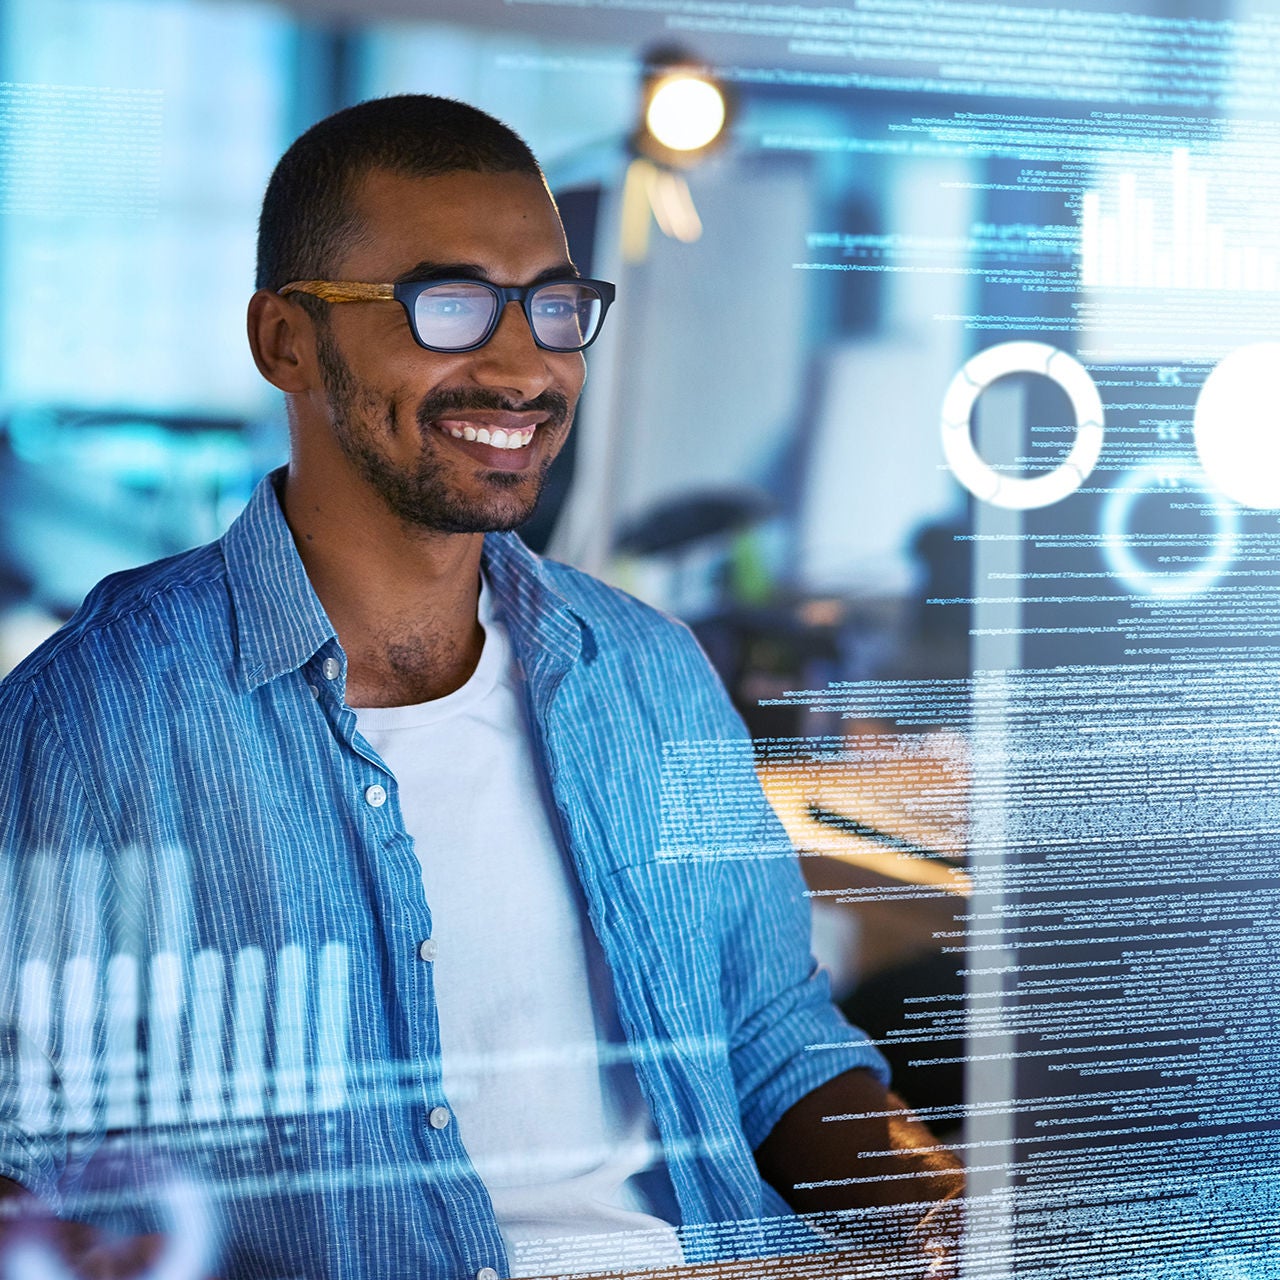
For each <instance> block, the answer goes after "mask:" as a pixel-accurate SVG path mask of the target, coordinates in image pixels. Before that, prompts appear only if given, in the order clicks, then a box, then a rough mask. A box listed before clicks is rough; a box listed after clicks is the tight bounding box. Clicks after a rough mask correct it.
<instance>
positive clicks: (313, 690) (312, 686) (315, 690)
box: [307, 684, 320, 698]
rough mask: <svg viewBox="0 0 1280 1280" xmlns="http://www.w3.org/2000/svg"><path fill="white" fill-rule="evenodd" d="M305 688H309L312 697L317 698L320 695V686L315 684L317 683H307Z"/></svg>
mask: <svg viewBox="0 0 1280 1280" xmlns="http://www.w3.org/2000/svg"><path fill="white" fill-rule="evenodd" d="M307 688H308V689H310V690H311V696H312V697H313V698H318V697H319V696H320V686H319V685H317V684H309V685H307Z"/></svg>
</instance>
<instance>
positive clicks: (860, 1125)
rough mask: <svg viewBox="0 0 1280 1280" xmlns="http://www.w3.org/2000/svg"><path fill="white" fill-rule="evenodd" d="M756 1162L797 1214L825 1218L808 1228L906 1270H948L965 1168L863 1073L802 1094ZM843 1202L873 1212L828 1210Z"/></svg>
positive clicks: (941, 1273)
mask: <svg viewBox="0 0 1280 1280" xmlns="http://www.w3.org/2000/svg"><path fill="white" fill-rule="evenodd" d="M756 1164H757V1166H758V1167H759V1169H760V1175H761V1177H763V1178H764V1180H765V1181H766V1182H768V1183H769V1184H770V1185H771V1186H772V1187H773V1188H774V1189H775V1190H776V1191H777V1192H778V1194H779V1195H781V1196H782V1198H783V1199H784V1200H785V1201H786V1202H787V1203H788V1204H789V1205H790V1206H791V1207H792V1208H793V1209H794V1210H795V1211H796V1212H797V1213H803V1214H818V1215H822V1217H821V1219H820V1220H818V1221H815V1223H814V1225H815V1227H817V1229H819V1230H821V1231H822V1232H823V1234H825V1235H829V1236H830V1237H831V1238H833V1239H835V1240H838V1241H841V1242H844V1241H848V1242H849V1243H850V1244H852V1245H854V1246H855V1247H856V1248H858V1249H859V1250H862V1249H868V1248H869V1249H877V1248H879V1249H882V1250H883V1252H884V1255H885V1258H886V1261H888V1260H890V1259H893V1260H894V1262H895V1263H897V1262H901V1264H902V1265H904V1266H906V1267H908V1268H910V1267H911V1266H912V1265H913V1264H914V1263H915V1262H916V1261H919V1262H920V1264H921V1266H922V1268H924V1270H922V1272H921V1274H923V1275H928V1276H930V1277H939V1278H945V1277H948V1276H950V1275H953V1274H955V1271H956V1266H957V1262H956V1259H957V1256H958V1252H959V1238H960V1226H961V1222H960V1216H961V1202H960V1196H961V1195H962V1194H963V1192H964V1171H963V1166H962V1165H961V1163H960V1161H959V1160H958V1159H957V1158H956V1156H955V1154H954V1153H953V1152H951V1151H949V1150H948V1149H947V1148H946V1147H944V1146H941V1145H940V1144H939V1143H938V1142H937V1140H936V1139H935V1138H934V1137H933V1135H932V1134H931V1133H930V1132H929V1130H928V1129H927V1128H926V1127H925V1126H924V1125H923V1124H921V1123H920V1121H919V1120H918V1119H916V1117H915V1116H914V1115H912V1113H911V1111H910V1110H909V1108H908V1107H907V1106H906V1104H905V1103H904V1102H903V1101H902V1100H901V1099H900V1098H898V1097H897V1096H896V1095H895V1094H892V1093H890V1092H888V1091H887V1090H886V1089H885V1088H884V1086H883V1085H882V1084H881V1083H880V1082H879V1080H877V1079H876V1077H875V1076H873V1075H872V1074H871V1073H870V1072H868V1071H848V1072H846V1073H845V1074H844V1075H842V1076H837V1077H836V1078H835V1079H834V1080H830V1081H828V1082H827V1083H826V1084H825V1085H823V1086H821V1087H820V1088H818V1089H815V1090H814V1091H813V1092H812V1093H811V1094H809V1095H808V1096H807V1097H804V1098H801V1099H800V1101H799V1102H797V1103H796V1104H795V1106H793V1107H792V1108H791V1109H790V1110H789V1111H788V1112H787V1113H786V1114H785V1115H784V1116H783V1117H782V1119H781V1120H779V1121H778V1123H777V1124H776V1125H775V1126H774V1128H773V1131H772V1132H771V1133H770V1134H769V1136H768V1137H767V1138H766V1139H765V1140H764V1142H762V1143H761V1144H760V1148H759V1150H758V1151H757V1152H756ZM850 1209H855V1210H872V1211H873V1212H872V1213H871V1214H861V1213H860V1214H857V1215H852V1214H851V1215H849V1216H848V1217H847V1218H828V1217H827V1216H826V1215H829V1214H836V1213H839V1211H841V1210H850ZM852 1274H855V1275H856V1274H857V1272H856V1271H854V1272H852ZM895 1274H896V1270H895Z"/></svg>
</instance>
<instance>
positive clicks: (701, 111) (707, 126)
mask: <svg viewBox="0 0 1280 1280" xmlns="http://www.w3.org/2000/svg"><path fill="white" fill-rule="evenodd" d="M724 114H725V112H724V95H723V94H722V93H721V92H720V90H719V89H717V88H716V87H715V85H713V84H711V83H710V82H708V81H706V80H700V79H698V78H697V77H695V76H691V75H678V76H672V77H671V78H670V79H669V80H663V81H662V82H661V83H660V84H659V85H658V87H657V88H656V89H655V90H654V91H653V97H652V98H650V99H649V109H648V111H647V112H645V117H644V122H645V125H646V127H647V128H648V130H649V132H650V133H651V134H653V136H654V137H655V138H656V139H657V140H658V141H659V142H660V143H662V145H663V146H664V147H670V148H671V150H672V151H696V150H697V149H698V148H699V147H705V146H706V145H707V143H709V142H711V141H712V140H713V139H714V138H715V136H716V135H717V134H718V133H719V132H720V130H721V129H723V128H724Z"/></svg>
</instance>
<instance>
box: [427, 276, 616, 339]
mask: <svg viewBox="0 0 1280 1280" xmlns="http://www.w3.org/2000/svg"><path fill="white" fill-rule="evenodd" d="M497 308H498V299H497V296H496V295H495V294H493V293H491V292H490V291H489V290H488V289H486V288H485V287H484V285H482V284H467V283H466V282H454V283H451V284H441V285H435V286H433V287H432V288H430V289H424V290H423V291H422V292H421V293H420V294H419V295H418V297H417V300H416V302H415V303H414V321H415V323H416V324H417V327H418V336H419V337H420V338H421V339H422V341H423V342H425V343H426V344H427V345H428V346H429V347H442V348H445V349H454V350H459V349H461V348H464V347H470V346H474V345H475V344H476V343H478V342H479V341H480V340H481V339H482V338H484V336H485V334H486V333H487V332H488V330H489V326H490V325H491V324H492V323H493V319H494V316H495V314H496V313H497ZM603 310H604V307H603V304H602V301H601V298H600V295H599V294H598V293H597V292H596V291H595V290H594V289H593V288H591V286H590V285H584V284H577V283H575V282H573V281H565V282H562V283H559V284H549V285H546V286H544V287H543V288H541V289H537V290H535V291H534V293H533V294H531V295H530V297H529V315H530V316H531V318H532V323H533V332H534V336H535V337H536V338H537V339H538V341H539V342H540V343H542V344H543V345H544V346H547V347H556V348H560V349H564V350H576V349H577V348H579V347H584V346H586V345H587V343H589V342H590V341H591V340H592V338H594V337H595V335H596V330H597V329H599V327H600V319H601V315H602V313H603Z"/></svg>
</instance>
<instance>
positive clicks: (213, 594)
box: [0, 543, 226, 693]
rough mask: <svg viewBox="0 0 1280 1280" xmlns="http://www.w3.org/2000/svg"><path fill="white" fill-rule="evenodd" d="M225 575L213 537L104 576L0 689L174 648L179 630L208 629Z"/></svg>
mask: <svg viewBox="0 0 1280 1280" xmlns="http://www.w3.org/2000/svg"><path fill="white" fill-rule="evenodd" d="M225 580H226V571H225V564H224V561H223V557H222V552H221V549H220V547H219V545H218V544H217V543H209V544H207V545H205V546H201V547H195V548H193V549H192V550H190V551H182V552H179V553H178V554H177V555H172V556H166V557H165V558H164V559H162V560H154V561H152V562H151V563H149V564H144V565H140V566H138V567H137V568H134V569H125V570H123V571H121V572H119V573H113V574H110V575H108V576H107V577H105V578H103V579H102V580H101V581H100V582H99V583H98V584H97V585H96V586H94V587H93V589H92V590H91V591H90V592H89V594H88V595H87V596H86V597H85V599H84V603H83V604H81V606H80V608H79V609H77V610H76V612H75V613H74V614H73V615H72V617H71V618H70V619H69V620H68V621H67V622H66V624H65V625H64V626H62V627H61V628H60V629H59V630H58V631H57V632H55V633H54V634H53V635H52V636H51V637H50V638H49V639H48V640H46V641H45V642H44V643H43V644H42V645H40V646H39V647H38V648H37V649H36V650H35V651H34V652H33V653H31V654H29V655H28V656H27V657H26V658H24V659H23V661H22V662H20V663H19V664H18V665H17V666H16V667H15V668H14V669H13V671H11V672H10V673H9V674H8V675H7V676H6V677H5V678H4V680H3V681H0V688H3V689H5V690H6V691H8V692H10V693H12V692H14V691H15V690H16V689H18V688H20V687H23V686H29V685H32V684H34V683H39V682H41V681H42V680H45V679H50V678H53V679H56V678H58V677H59V676H62V675H71V674H72V673H73V672H76V671H80V672H83V673H85V674H89V675H92V676H93V677H94V678H96V679H110V678H111V676H112V674H113V671H115V670H118V667H116V665H115V660H116V659H125V658H127V657H128V656H129V655H130V654H134V653H139V652H145V650H147V649H151V648H156V647H164V648H172V647H173V646H174V645H175V644H180V643H181V641H182V639H183V638H184V634H185V635H186V636H190V634H191V633H192V632H194V631H196V630H205V629H207V628H208V624H209V622H211V621H212V619H213V617H214V615H215V614H216V613H217V612H219V608H218V606H219V602H222V601H225V599H226V592H225ZM222 612H223V613H224V614H225V605H223V607H222Z"/></svg>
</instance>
